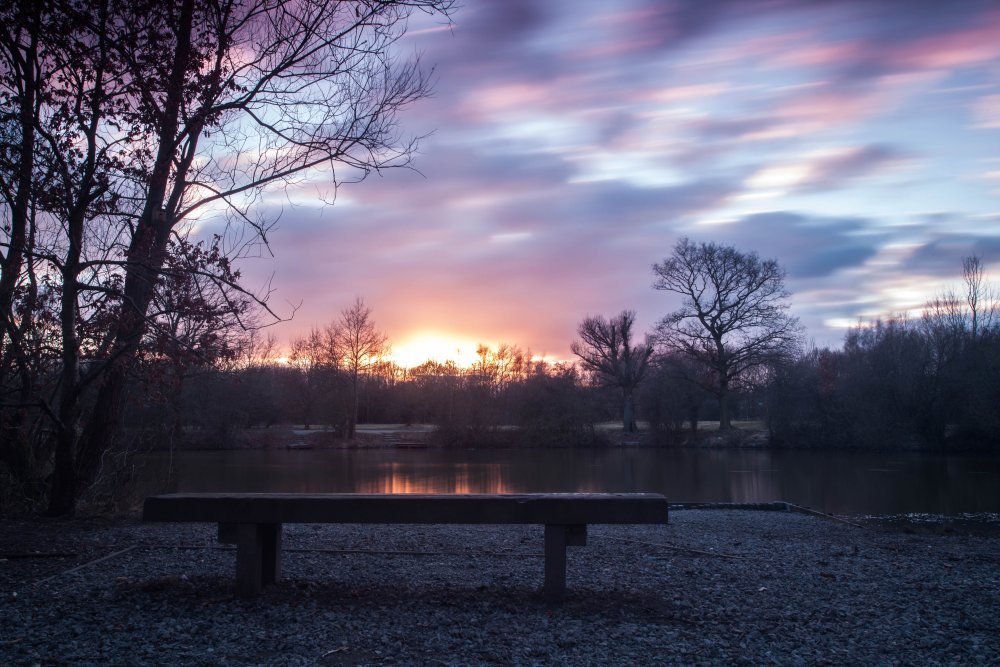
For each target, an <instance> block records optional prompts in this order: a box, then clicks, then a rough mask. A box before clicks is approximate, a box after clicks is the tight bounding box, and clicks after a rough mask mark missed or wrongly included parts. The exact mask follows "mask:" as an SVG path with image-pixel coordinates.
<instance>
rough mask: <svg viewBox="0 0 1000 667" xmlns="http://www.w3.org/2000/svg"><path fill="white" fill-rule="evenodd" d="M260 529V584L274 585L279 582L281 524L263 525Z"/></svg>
mask: <svg viewBox="0 0 1000 667" xmlns="http://www.w3.org/2000/svg"><path fill="white" fill-rule="evenodd" d="M260 529H261V533H262V534H261V540H262V542H263V544H262V545H261V546H262V547H263V553H262V554H261V569H262V571H261V582H262V583H265V584H274V583H277V582H279V581H281V524H280V523H265V524H262V525H261V526H260Z"/></svg>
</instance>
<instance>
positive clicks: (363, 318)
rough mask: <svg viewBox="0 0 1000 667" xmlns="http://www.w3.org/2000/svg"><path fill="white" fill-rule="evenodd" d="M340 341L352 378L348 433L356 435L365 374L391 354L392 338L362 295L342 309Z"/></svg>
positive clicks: (338, 325) (337, 339)
mask: <svg viewBox="0 0 1000 667" xmlns="http://www.w3.org/2000/svg"><path fill="white" fill-rule="evenodd" d="M336 341H337V349H338V350H339V351H340V354H341V355H342V359H343V362H342V363H343V367H344V369H345V370H346V371H347V377H348V381H349V382H350V391H351V408H350V410H349V412H348V419H347V437H348V438H350V439H353V438H354V435H355V430H356V427H357V423H358V405H359V402H360V399H359V396H360V382H361V376H362V375H364V374H365V373H367V372H368V371H369V370H370V369H371V368H372V367H373V366H375V365H376V364H378V362H380V361H382V359H383V358H384V357H385V356H386V355H388V353H389V338H388V337H387V336H386V335H385V334H384V333H382V332H381V331H379V330H378V329H377V328H376V327H375V318H373V317H372V309H371V308H369V307H367V306H366V305H365V302H364V300H363V299H362V298H361V297H358V298H357V299H355V301H354V304H353V305H351V306H350V307H348V308H345V309H344V310H342V311H341V312H340V321H339V322H338V323H337V327H336Z"/></svg>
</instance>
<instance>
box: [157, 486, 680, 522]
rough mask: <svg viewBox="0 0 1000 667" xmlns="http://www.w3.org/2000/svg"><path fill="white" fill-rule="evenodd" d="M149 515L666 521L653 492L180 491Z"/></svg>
mask: <svg viewBox="0 0 1000 667" xmlns="http://www.w3.org/2000/svg"><path fill="white" fill-rule="evenodd" d="M142 518H143V519H144V520H146V521H217V522H220V523H428V524H433V523H464V524H486V523H537V524H567V525H572V524H612V523H624V524H639V523H645V524H648V523H666V522H667V499H666V498H665V497H664V496H662V495H659V494H655V493H525V494H500V495H495V494H469V495H453V494H440V495H437V494H434V495H430V494H354V493H320V494H310V493H175V494H168V495H162V496H152V497H149V498H147V499H146V502H145V504H144V505H143V513H142Z"/></svg>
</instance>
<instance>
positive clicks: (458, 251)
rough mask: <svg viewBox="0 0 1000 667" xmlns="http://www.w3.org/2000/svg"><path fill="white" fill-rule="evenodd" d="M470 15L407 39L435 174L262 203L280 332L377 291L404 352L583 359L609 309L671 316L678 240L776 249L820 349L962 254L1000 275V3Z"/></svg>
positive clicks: (409, 120)
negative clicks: (594, 323)
mask: <svg viewBox="0 0 1000 667" xmlns="http://www.w3.org/2000/svg"><path fill="white" fill-rule="evenodd" d="M463 5H464V6H463V7H462V8H461V9H460V10H459V12H458V14H457V15H456V17H455V25H454V26H451V27H450V28H448V29H446V30H442V29H440V28H441V26H439V25H436V24H434V23H433V22H427V23H421V20H420V17H415V19H414V22H413V26H412V27H413V29H414V33H413V34H411V35H410V36H409V37H408V38H407V40H405V42H404V43H403V44H402V47H404V48H403V51H402V53H403V54H409V53H410V52H411V51H412V50H413V49H416V50H419V51H421V52H422V53H423V56H422V58H423V60H424V62H425V63H428V64H434V65H436V68H437V69H436V77H437V82H438V83H437V93H436V95H435V96H434V97H433V98H431V99H429V100H425V101H423V102H421V103H420V104H418V105H416V106H414V107H413V108H412V109H410V110H408V111H407V112H406V113H404V115H403V117H402V121H403V125H404V128H405V129H406V130H408V131H411V132H412V133H414V134H426V133H430V132H433V134H430V135H429V136H428V137H427V138H426V139H425V140H424V141H423V143H422V145H421V154H420V155H419V156H418V159H417V162H416V164H417V168H418V169H419V170H420V172H419V173H415V172H406V171H389V172H386V173H385V174H383V175H380V176H378V175H377V176H373V177H371V178H370V179H369V180H368V181H366V182H364V183H360V184H354V185H349V186H346V187H344V188H343V189H342V190H341V193H340V195H339V201H338V203H337V205H335V206H334V207H332V208H327V209H321V208H320V207H319V206H318V205H316V206H310V205H309V201H310V197H313V198H314V200H318V198H319V196H321V194H320V193H322V196H327V197H328V196H329V193H327V192H325V191H324V190H323V188H322V187H321V186H318V185H316V184H310V183H305V184H301V185H300V186H297V188H296V190H295V192H294V194H292V195H289V196H287V197H286V198H285V200H284V202H280V201H278V199H279V198H275V200H274V201H271V200H269V201H268V202H267V203H268V204H269V205H270V206H271V208H269V209H267V211H268V212H271V211H274V212H275V213H276V212H277V211H278V206H279V205H282V204H283V205H284V206H285V209H284V211H283V213H282V217H281V221H280V225H279V229H278V230H277V231H275V232H274V234H273V235H272V240H273V247H274V250H275V253H276V255H277V258H276V259H275V260H273V261H268V260H259V261H255V262H253V263H251V264H250V265H248V267H246V268H247V270H248V271H250V273H251V274H252V275H253V276H256V278H257V279H258V280H263V279H265V278H266V277H267V276H270V275H271V274H272V273H273V274H274V285H275V286H276V287H277V288H278V297H277V298H278V299H281V298H285V299H287V300H288V301H292V302H297V301H298V300H300V299H301V300H302V301H303V306H302V308H301V309H300V310H299V312H298V313H297V315H296V318H295V320H294V321H293V322H292V323H290V324H285V325H281V326H280V327H279V328H277V329H276V331H278V332H279V333H281V334H282V335H284V336H285V337H288V336H291V335H294V334H295V332H297V331H300V330H305V329H308V327H309V326H310V325H312V324H315V323H319V322H325V321H328V320H330V319H332V317H334V316H335V315H336V313H337V312H338V311H339V309H340V308H342V307H343V306H344V305H345V304H347V303H349V302H350V301H351V300H352V299H353V298H354V296H356V295H362V296H364V297H365V299H366V302H367V303H369V304H370V305H371V306H373V307H374V308H375V315H376V319H377V321H378V322H379V323H380V324H381V325H382V326H384V327H385V328H386V329H387V330H388V332H389V334H390V336H392V337H394V338H397V339H400V340H402V339H403V338H405V337H406V335H407V332H417V331H435V332H439V333H447V334H451V335H452V337H453V338H455V339H457V340H482V341H483V342H487V343H495V342H497V341H499V340H507V341H511V342H516V343H519V344H521V345H523V346H525V347H530V348H532V349H533V350H534V351H535V352H537V353H546V354H550V355H554V356H556V357H567V356H569V351H568V350H569V344H570V342H571V341H572V339H573V337H574V335H575V327H576V324H577V322H578V321H579V320H580V319H581V318H582V317H583V316H584V315H586V314H588V313H606V314H611V313H614V312H617V311H620V310H621V309H623V308H635V309H637V310H638V311H639V324H640V325H642V326H651V325H652V323H653V322H655V321H656V319H658V318H659V317H660V316H662V314H664V313H665V312H667V311H668V310H669V309H670V308H672V307H673V304H672V302H671V301H670V297H669V295H665V294H663V293H657V292H654V291H653V290H651V289H650V283H651V280H652V277H651V274H650V266H651V265H652V263H654V262H656V261H659V260H661V259H662V258H663V257H664V256H665V255H666V254H668V253H669V251H670V248H671V247H672V246H673V243H674V242H675V240H676V239H677V238H678V237H679V236H681V235H688V236H690V237H692V238H694V239H696V240H700V239H704V240H715V241H719V242H723V243H731V244H735V245H737V246H739V247H741V248H746V249H750V250H754V251H757V252H760V253H761V254H762V255H765V256H771V257H776V258H777V259H778V260H779V261H781V262H782V263H783V264H784V265H785V266H786V267H787V269H788V273H789V285H790V287H791V288H792V289H793V291H794V293H795V294H794V299H793V302H794V304H795V306H794V307H795V309H796V312H798V313H799V314H800V315H801V317H802V318H803V321H804V322H805V324H806V325H807V326H808V327H809V330H810V334H811V335H812V336H813V337H814V338H815V339H816V340H817V341H819V342H821V343H823V342H826V343H836V342H837V341H838V340H839V338H840V336H841V335H842V329H841V328H839V327H841V326H842V325H843V323H844V322H848V321H854V320H856V318H857V317H858V316H867V315H870V314H873V313H878V312H883V311H884V310H888V309H896V308H899V307H900V304H901V302H902V301H904V300H905V298H907V296H906V295H910V296H913V295H915V294H917V293H919V292H921V290H924V291H926V290H931V291H933V290H934V289H936V287H935V285H944V284H946V283H947V281H948V280H951V279H953V278H957V276H958V274H959V271H960V266H961V265H960V261H961V257H962V256H963V254H970V253H978V254H980V255H982V256H983V259H984V260H985V261H986V263H987V265H988V266H991V267H993V270H994V272H1000V213H998V212H1000V202H998V201H997V197H998V194H997V192H998V190H997V182H998V181H997V179H996V177H995V174H996V173H997V172H998V169H1000V163H996V162H991V160H995V159H996V154H995V146H996V145H1000V144H998V142H1000V81H998V80H997V72H998V71H1000V69H998V68H1000V6H998V5H997V4H996V3H995V2H994V1H992V0H955V1H953V2H946V3H944V2H938V1H937V0H933V1H932V0H839V1H835V0H831V1H829V2H821V3H817V2H813V1H812V0H670V1H661V0H616V1H614V2H608V1H606V0H601V1H598V0H583V1H573V2H571V1H570V0H513V1H509V2H508V1H500V0H467V2H465V3H463ZM313 192H316V193H317V194H315V195H314V194H311V193H313ZM290 202H294V204H295V205H294V206H292V205H290ZM345 204H346V205H345ZM927 296H932V295H931V294H928V295H927ZM914 298H915V297H914ZM917 305H919V304H917Z"/></svg>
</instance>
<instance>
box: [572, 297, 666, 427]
mask: <svg viewBox="0 0 1000 667" xmlns="http://www.w3.org/2000/svg"><path fill="white" fill-rule="evenodd" d="M634 323H635V311H634V310H623V311H622V312H621V314H619V315H618V316H617V317H613V318H611V319H604V317H602V316H600V315H596V316H588V317H585V318H584V320H583V322H581V323H580V328H579V329H578V330H577V332H578V333H579V335H580V340H579V341H573V343H572V345H571V349H572V350H573V354H575V355H576V356H578V357H580V363H581V365H582V366H583V368H584V370H586V371H587V372H589V373H590V374H591V375H592V377H593V378H594V379H596V380H597V382H598V383H599V384H601V385H603V386H605V387H614V388H617V389H620V390H621V392H622V427H623V428H624V429H625V431H626V432H629V433H632V432H634V431H635V430H636V423H635V390H636V389H637V388H638V387H639V385H640V384H641V383H642V380H643V378H644V377H645V375H646V370H647V369H648V368H649V357H650V356H651V355H652V353H653V346H652V345H651V343H650V341H649V339H648V338H647V339H646V341H645V342H643V343H633V342H632V325H633V324H634Z"/></svg>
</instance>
